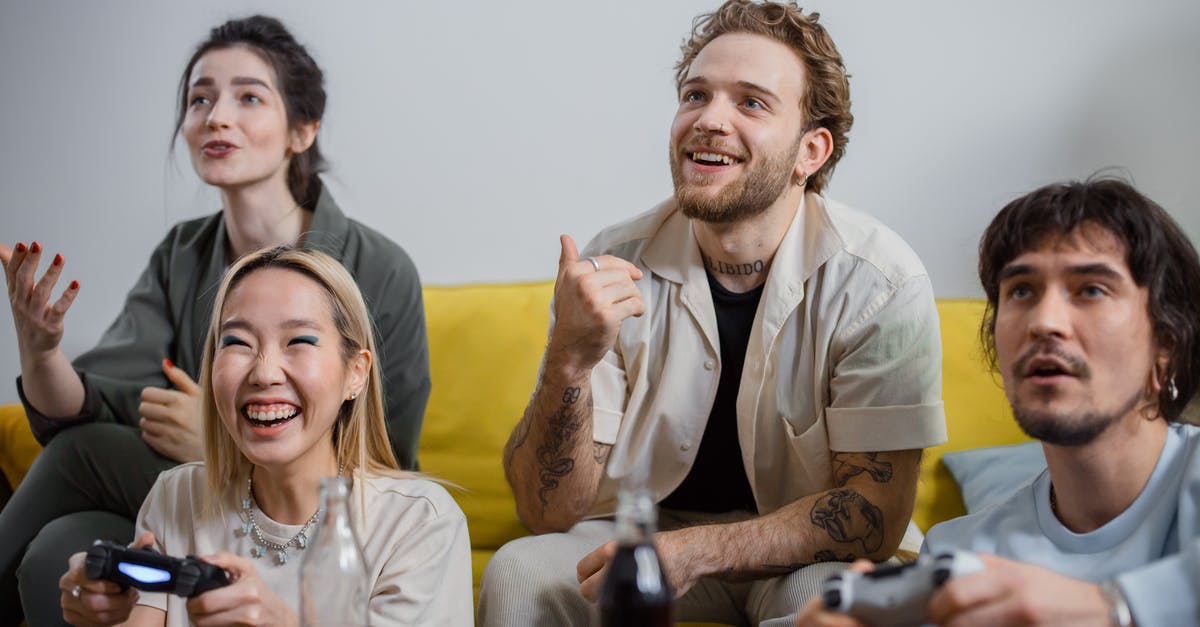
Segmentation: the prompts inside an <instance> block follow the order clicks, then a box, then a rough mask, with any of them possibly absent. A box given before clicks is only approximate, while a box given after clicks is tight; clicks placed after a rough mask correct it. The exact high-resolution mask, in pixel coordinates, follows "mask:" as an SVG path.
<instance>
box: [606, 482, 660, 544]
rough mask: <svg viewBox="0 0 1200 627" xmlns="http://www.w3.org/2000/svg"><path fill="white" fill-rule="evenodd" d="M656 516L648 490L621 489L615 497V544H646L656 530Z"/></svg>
mask: <svg viewBox="0 0 1200 627" xmlns="http://www.w3.org/2000/svg"><path fill="white" fill-rule="evenodd" d="M657 516H658V513H657V511H656V509H655V506H654V500H653V499H652V498H650V492H649V491H648V490H646V489H644V488H635V489H626V488H622V489H621V490H620V492H619V493H618V495H617V524H616V534H617V543H618V544H621V545H625V546H629V545H638V544H648V543H649V542H650V541H651V540H653V538H654V532H655V531H656V529H657V525H656V521H657Z"/></svg>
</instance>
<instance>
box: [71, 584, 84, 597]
mask: <svg viewBox="0 0 1200 627" xmlns="http://www.w3.org/2000/svg"><path fill="white" fill-rule="evenodd" d="M81 594H83V586H81V585H79V584H75V587H74V588H71V596H73V597H75V599H76V600H78V599H79V596H80V595H81Z"/></svg>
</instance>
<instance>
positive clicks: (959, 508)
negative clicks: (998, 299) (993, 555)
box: [913, 299, 1029, 531]
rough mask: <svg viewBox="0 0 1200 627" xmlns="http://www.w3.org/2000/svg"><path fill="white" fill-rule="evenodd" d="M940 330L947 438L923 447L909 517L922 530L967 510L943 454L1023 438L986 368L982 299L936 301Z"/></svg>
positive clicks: (995, 379)
mask: <svg viewBox="0 0 1200 627" xmlns="http://www.w3.org/2000/svg"><path fill="white" fill-rule="evenodd" d="M937 307H938V317H939V318H940V320H941V330H942V400H943V401H944V402H945V405H946V431H947V435H948V440H947V442H946V443H945V444H942V445H941V446H935V447H933V448H930V449H927V450H926V451H925V455H924V457H922V459H921V475H920V479H919V481H918V483H917V502H916V506H915V507H914V509H913V520H914V521H916V523H917V526H919V527H920V528H921V529H922V530H923V531H928V530H929V527H931V526H933V524H934V523H937V522H941V521H943V520H949V519H951V518H955V517H958V516H962V515H963V514H965V513H966V508H965V507H963V501H962V494H961V493H960V492H959V490H958V484H956V483H955V482H954V477H952V476H951V475H950V471H949V470H947V469H946V465H945V464H943V463H942V454H943V453H949V452H952V451H961V450H964V449H970V448H979V447H982V446H998V445H1001V444H1014V443H1017V442H1024V441H1027V440H1028V439H1029V438H1028V437H1027V436H1026V435H1025V434H1024V433H1023V432H1022V431H1021V429H1020V428H1019V427H1017V423H1016V421H1015V420H1013V417H1012V411H1011V410H1010V409H1009V405H1008V399H1007V398H1006V397H1005V396H1004V388H1003V386H1002V385H1001V381H1000V375H999V374H998V373H993V372H992V371H991V369H990V368H988V366H987V364H986V361H985V359H984V356H983V350H982V348H981V344H980V342H979V323H980V321H982V320H983V310H984V301H982V300H974V299H970V300H968V299H962V300H939V301H938V304H937Z"/></svg>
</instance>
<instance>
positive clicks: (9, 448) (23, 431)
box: [0, 403, 42, 489]
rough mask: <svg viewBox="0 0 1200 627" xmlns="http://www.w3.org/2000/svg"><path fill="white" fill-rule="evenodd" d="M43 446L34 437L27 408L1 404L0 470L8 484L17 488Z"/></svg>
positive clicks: (18, 405)
mask: <svg viewBox="0 0 1200 627" xmlns="http://www.w3.org/2000/svg"><path fill="white" fill-rule="evenodd" d="M41 452H42V447H41V445H39V444H38V443H37V440H35V439H33V433H31V432H30V431H29V422H28V421H27V420H25V408H24V407H21V405H20V404H19V403H18V404H13V405H0V472H3V473H4V478H5V479H7V480H8V485H10V486H12V487H13V489H16V487H17V485H18V484H20V483H21V481H22V480H23V479H25V473H26V472H29V467H30V466H32V465H33V460H34V458H36V457H37V456H38V453H41Z"/></svg>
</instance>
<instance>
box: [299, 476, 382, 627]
mask: <svg viewBox="0 0 1200 627" xmlns="http://www.w3.org/2000/svg"><path fill="white" fill-rule="evenodd" d="M369 592H370V591H369V587H368V580H367V565H366V561H365V560H364V559H363V552H362V548H361V545H360V544H359V543H358V538H357V537H356V535H355V533H354V526H353V525H352V524H351V522H350V484H349V482H348V481H346V480H345V479H343V478H341V477H324V478H322V479H321V516H320V521H319V522H318V523H317V532H316V535H315V537H314V538H313V540H312V543H311V544H310V545H309V547H308V548H307V549H306V550H305V551H304V558H303V561H302V562H301V563H300V624H301V625H304V626H305V627H309V626H312V627H317V626H320V627H330V626H334V625H337V626H346V627H350V626H354V627H360V626H362V625H366V624H367V605H368V599H369Z"/></svg>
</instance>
